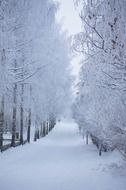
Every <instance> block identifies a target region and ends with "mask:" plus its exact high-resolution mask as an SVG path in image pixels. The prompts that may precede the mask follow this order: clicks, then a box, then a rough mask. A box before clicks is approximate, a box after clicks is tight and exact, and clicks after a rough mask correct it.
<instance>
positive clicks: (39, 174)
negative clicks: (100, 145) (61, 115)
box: [0, 122, 126, 190]
mask: <svg viewBox="0 0 126 190" xmlns="http://www.w3.org/2000/svg"><path fill="white" fill-rule="evenodd" d="M120 162H121V157H120V155H119V154H118V152H114V153H104V154H103V156H102V157H99V156H98V152H97V150H96V147H95V146H93V145H92V144H90V145H88V146H87V145H85V143H84V141H83V140H82V139H81V137H80V135H79V134H78V129H77V126H76V124H74V123H66V122H63V123H62V122H60V123H58V124H57V126H56V127H55V128H54V130H53V131H52V132H51V133H50V134H49V135H48V136H46V137H45V138H43V139H41V140H39V141H38V142H37V143H34V142H32V143H31V144H26V145H25V146H20V147H17V148H13V149H9V150H8V151H6V152H3V153H2V154H0V190H126V180H125V179H126V175H124V174H123V175H122V174H120V172H118V170H117V168H116V167H115V169H112V168H113V167H112V166H116V164H117V163H118V164H119V163H120Z"/></svg>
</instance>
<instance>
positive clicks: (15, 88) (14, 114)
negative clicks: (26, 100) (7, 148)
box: [11, 83, 17, 147]
mask: <svg viewBox="0 0 126 190" xmlns="http://www.w3.org/2000/svg"><path fill="white" fill-rule="evenodd" d="M13 93H14V94H13V96H14V99H13V104H14V105H13V122H12V139H11V146H13V147H14V146H15V137H16V115H17V108H16V106H17V105H16V104H17V84H16V83H15V84H14V92H13Z"/></svg>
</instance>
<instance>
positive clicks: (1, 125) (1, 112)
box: [0, 97, 4, 149]
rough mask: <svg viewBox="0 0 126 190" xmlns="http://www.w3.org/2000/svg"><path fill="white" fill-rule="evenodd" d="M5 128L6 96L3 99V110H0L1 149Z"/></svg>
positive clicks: (0, 147)
mask: <svg viewBox="0 0 126 190" xmlns="http://www.w3.org/2000/svg"><path fill="white" fill-rule="evenodd" d="M3 129H4V97H2V101H1V110H0V149H2V146H3Z"/></svg>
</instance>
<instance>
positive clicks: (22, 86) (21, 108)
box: [20, 84, 24, 144]
mask: <svg viewBox="0 0 126 190" xmlns="http://www.w3.org/2000/svg"><path fill="white" fill-rule="evenodd" d="M23 95H24V84H21V106H20V144H23V128H24V123H23V120H24V109H23V101H24V100H23Z"/></svg>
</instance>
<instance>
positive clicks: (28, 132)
mask: <svg viewBox="0 0 126 190" xmlns="http://www.w3.org/2000/svg"><path fill="white" fill-rule="evenodd" d="M30 133H31V109H29V115H28V131H27V141H28V143H30Z"/></svg>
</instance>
